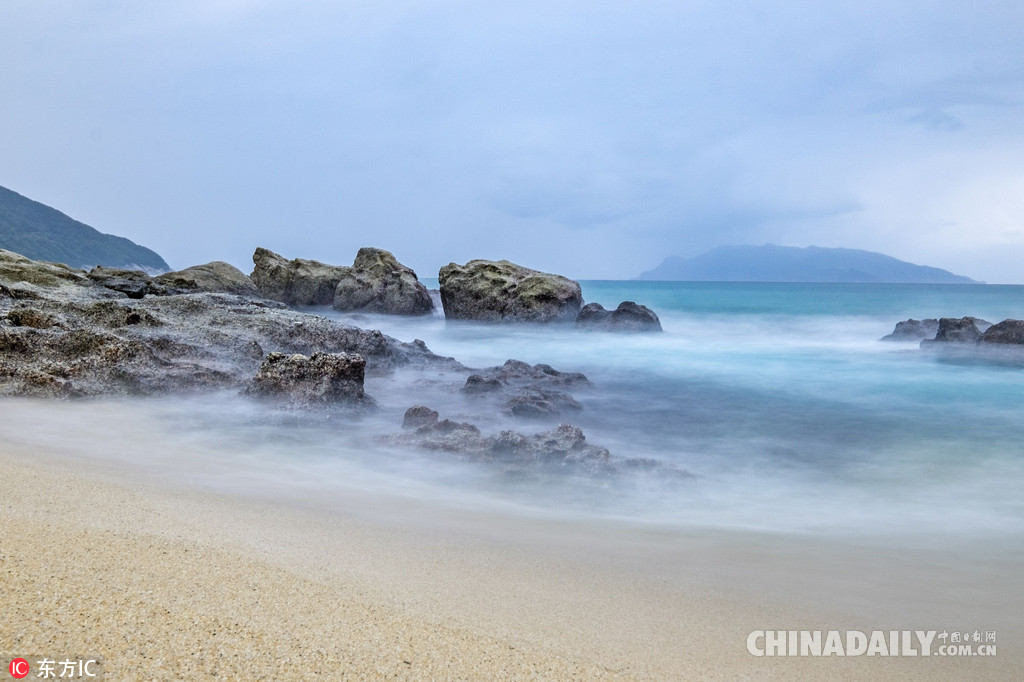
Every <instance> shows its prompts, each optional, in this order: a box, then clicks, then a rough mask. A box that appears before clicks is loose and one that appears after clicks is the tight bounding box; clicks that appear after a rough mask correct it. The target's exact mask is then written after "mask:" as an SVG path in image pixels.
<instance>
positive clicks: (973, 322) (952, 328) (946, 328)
mask: <svg viewBox="0 0 1024 682" xmlns="http://www.w3.org/2000/svg"><path fill="white" fill-rule="evenodd" d="M979 322H980V323H981V324H983V325H986V327H985V328H986V329H987V328H988V325H989V323H988V322H985V321H984V320H979V319H978V318H976V317H961V318H959V319H957V318H954V317H943V318H941V319H940V320H939V330H938V331H937V332H936V334H935V338H934V339H930V340H929V339H925V340H924V341H922V342H921V345H922V346H927V345H930V344H935V343H977V342H978V340H979V339H980V338H981V331H980V330H979V329H978V326H977V323H979Z"/></svg>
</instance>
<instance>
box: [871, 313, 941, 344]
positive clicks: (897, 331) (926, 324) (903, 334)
mask: <svg viewBox="0 0 1024 682" xmlns="http://www.w3.org/2000/svg"><path fill="white" fill-rule="evenodd" d="M938 331H939V321H938V320H937V319H935V318H929V319H924V320H915V319H913V318H911V319H909V320H903V321H902V322H897V323H896V327H895V328H894V329H893V330H892V333H891V334H886V335H885V336H883V337H882V338H881V340H882V341H922V340H924V339H934V338H935V335H936V334H937V333H938Z"/></svg>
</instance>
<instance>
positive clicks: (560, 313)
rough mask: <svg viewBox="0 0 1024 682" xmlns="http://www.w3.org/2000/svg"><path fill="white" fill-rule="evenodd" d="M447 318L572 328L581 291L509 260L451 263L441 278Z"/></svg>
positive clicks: (567, 281)
mask: <svg viewBox="0 0 1024 682" xmlns="http://www.w3.org/2000/svg"><path fill="white" fill-rule="evenodd" d="M438 279H439V282H440V286H441V304H442V306H443V307H444V314H445V317H446V318H449V319H452V320H479V321H484V322H539V323H547V322H572V321H573V320H575V319H576V316H577V315H578V314H579V312H580V307H581V306H582V305H583V294H582V291H581V290H580V285H579V283H577V282H574V281H573V280H571V279H567V278H565V277H562V276H561V275H553V274H549V273H545V272H539V271H537V270H531V269H530V268H526V267H523V266H521V265H516V264H515V263H510V262H509V261H507V260H501V261H489V260H471V261H469V262H468V263H466V264H465V265H457V264H455V263H449V264H448V265H446V266H444V267H443V268H441V270H440V273H439V274H438Z"/></svg>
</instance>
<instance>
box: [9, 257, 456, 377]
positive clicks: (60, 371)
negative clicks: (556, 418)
mask: <svg viewBox="0 0 1024 682" xmlns="http://www.w3.org/2000/svg"><path fill="white" fill-rule="evenodd" d="M17 258H18V259H19V260H18V261H17V262H18V265H19V267H20V268H23V269H29V270H32V269H34V268H35V266H34V265H31V264H29V265H26V264H25V263H24V262H22V260H23V259H21V257H20V256H19V257H17ZM45 265H46V264H44V266H45ZM42 270H43V271H44V272H46V271H47V268H45V267H44V268H42ZM62 271H63V270H62ZM65 272H66V271H65ZM62 281H63V280H62ZM71 282H72V284H71V285H70V286H39V285H34V284H26V283H24V282H19V283H17V284H15V285H13V286H10V287H7V291H10V292H12V293H13V294H14V296H10V297H8V296H4V297H0V368H2V371H0V395H54V396H58V397H68V396H77V395H85V396H89V395H102V394H151V393H165V392H171V391H194V390H207V389H224V388H236V389H237V388H241V387H242V386H243V385H244V384H245V383H246V381H248V380H249V379H250V377H252V376H253V374H254V373H256V372H257V370H258V368H259V366H260V362H261V359H262V357H263V355H264V349H266V350H267V351H272V352H273V351H276V352H281V353H286V354H292V353H301V354H304V355H311V354H313V353H315V352H317V351H320V352H327V353H331V352H334V353H358V354H359V355H361V356H362V357H363V358H364V359H365V361H366V371H371V372H374V373H378V374H380V373H385V372H390V371H392V370H393V369H394V368H396V367H404V366H417V367H427V366H430V367H435V368H438V369H452V370H457V371H464V369H465V368H463V367H462V366H461V365H460V364H459V363H457V362H455V361H454V360H452V359H451V358H440V357H438V356H436V355H434V354H433V353H431V352H430V350H429V349H428V348H427V347H426V345H425V344H423V342H422V341H420V342H413V343H402V342H400V341H397V340H396V339H393V338H391V337H388V336H385V335H384V334H381V333H380V332H379V331H368V330H363V329H359V328H356V327H352V326H350V325H345V324H342V323H339V322H337V321H332V320H328V319H326V318H323V317H319V316H315V315H309V314H306V313H302V312H298V311H294V310H290V309H289V308H287V307H286V306H285V305H284V304H282V303H278V302H275V301H270V300H266V299H254V298H248V297H241V296H235V295H230V294H213V293H195V294H188V295H174V294H171V295H164V296H146V297H145V298H142V299H128V298H125V297H124V294H123V293H120V292H115V291H112V290H110V289H107V288H105V287H103V286H100V285H98V284H94V283H92V282H91V281H90V280H89V279H88V278H86V277H84V276H82V277H81V281H79V280H78V279H76V278H72V280H71Z"/></svg>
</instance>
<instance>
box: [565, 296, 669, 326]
mask: <svg viewBox="0 0 1024 682" xmlns="http://www.w3.org/2000/svg"><path fill="white" fill-rule="evenodd" d="M576 326H577V327H578V328H580V329H586V330H593V331H608V332H660V331H661V320H659V319H658V316H657V315H656V314H655V313H654V311H653V310H651V309H650V308H648V307H647V306H644V305H639V304H637V303H634V302H633V301H623V302H622V303H620V304H619V307H618V308H616V309H615V310H605V308H604V306H602V305H601V304H600V303H588V304H587V305H585V306H583V310H581V311H580V314H579V315H578V316H577V317H576Z"/></svg>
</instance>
